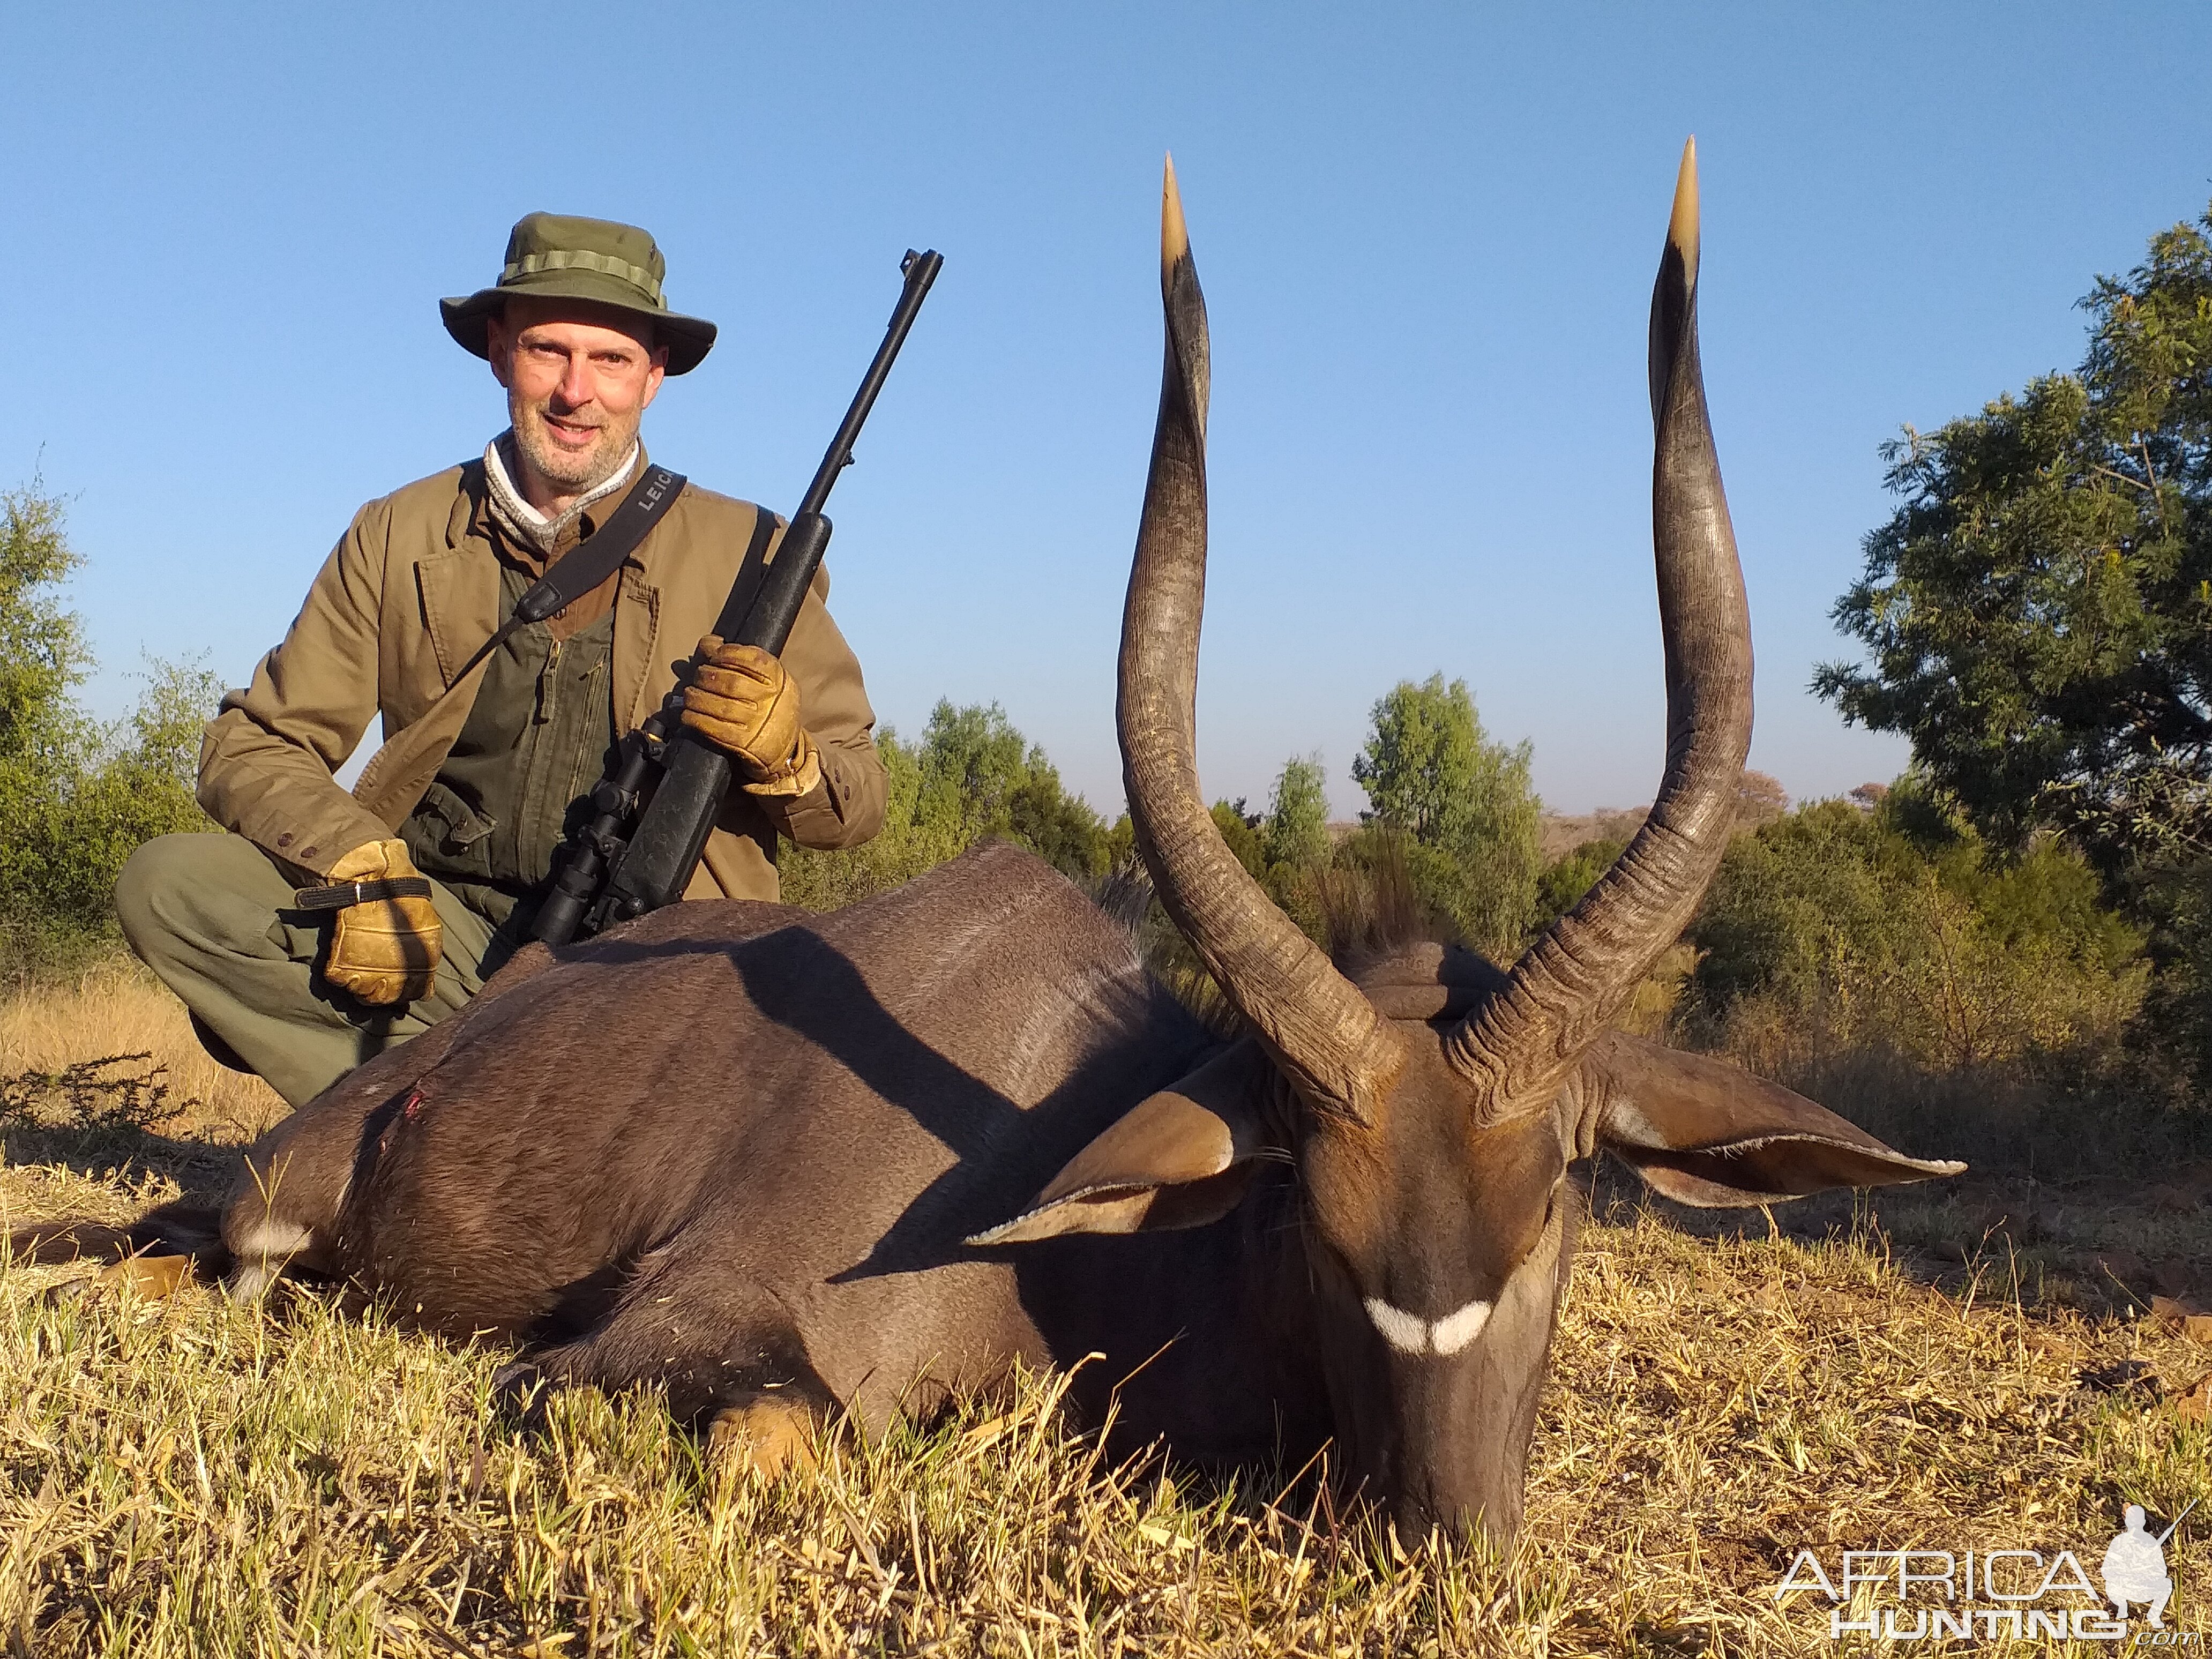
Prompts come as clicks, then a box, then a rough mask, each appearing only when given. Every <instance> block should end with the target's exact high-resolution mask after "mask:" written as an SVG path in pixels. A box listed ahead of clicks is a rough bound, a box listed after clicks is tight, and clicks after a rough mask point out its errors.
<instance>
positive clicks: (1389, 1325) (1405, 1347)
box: [1365, 1296, 1491, 1358]
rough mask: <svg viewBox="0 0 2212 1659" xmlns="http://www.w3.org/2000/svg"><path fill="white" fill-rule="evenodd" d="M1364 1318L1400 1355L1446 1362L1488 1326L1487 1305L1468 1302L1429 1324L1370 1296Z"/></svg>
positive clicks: (1378, 1298)
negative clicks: (1424, 1355) (1439, 1357)
mask: <svg viewBox="0 0 2212 1659" xmlns="http://www.w3.org/2000/svg"><path fill="white" fill-rule="evenodd" d="M1365 1305H1366V1308H1367V1316H1368V1318H1370V1319H1371V1320H1373V1321H1374V1322H1375V1328H1376V1330H1378V1331H1380V1332H1382V1333H1383V1340H1384V1341H1385V1342H1388V1343H1389V1345H1390V1346H1392V1347H1394V1348H1395V1349H1396V1350H1397V1351H1398V1352H1400V1353H1407V1354H1414V1353H1434V1354H1442V1355H1443V1356H1445V1357H1446V1358H1449V1357H1450V1356H1451V1355H1453V1354H1455V1353H1457V1352H1459V1351H1460V1350H1461V1349H1462V1348H1464V1347H1465V1346H1467V1345H1468V1343H1470V1342H1472V1341H1474V1339H1475V1338H1476V1337H1478V1336H1480V1334H1482V1328H1483V1327H1484V1326H1485V1325H1486V1324H1488V1323H1489V1322H1490V1305H1491V1304H1489V1303H1487V1302H1470V1303H1468V1304H1467V1306H1465V1307H1464V1308H1462V1309H1461V1310H1459V1311H1458V1312H1457V1313H1449V1314H1446V1315H1445V1316H1443V1318H1442V1319H1439V1320H1437V1321H1435V1322H1430V1321H1428V1320H1425V1319H1423V1318H1421V1317H1419V1316H1418V1315H1414V1314H1409V1313H1407V1311H1406V1310H1404V1309H1403V1308H1394V1307H1392V1306H1391V1305H1390V1304H1389V1303H1387V1302H1385V1301H1384V1300H1383V1298H1382V1297H1379V1296H1370V1297H1368V1298H1367V1302H1366V1304H1365Z"/></svg>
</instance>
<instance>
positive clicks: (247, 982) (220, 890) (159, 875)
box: [115, 835, 520, 1107]
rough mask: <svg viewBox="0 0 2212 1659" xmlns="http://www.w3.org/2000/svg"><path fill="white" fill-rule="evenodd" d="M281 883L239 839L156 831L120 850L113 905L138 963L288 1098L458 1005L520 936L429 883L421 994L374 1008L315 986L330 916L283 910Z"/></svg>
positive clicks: (323, 1085) (286, 899)
mask: <svg viewBox="0 0 2212 1659" xmlns="http://www.w3.org/2000/svg"><path fill="white" fill-rule="evenodd" d="M291 902H292V884H290V883H289V882H288V881H287V880H285V878H283V876H282V875H281V874H279V873H278V872H277V869H276V866H275V865H274V864H272V863H270V860H269V858H268V855H267V854H264V853H263V852H262V850H261V849H260V848H258V847H256V846H255V845H254V844H253V843H252V842H250V841H247V840H246V838H245V837H244V836H233V835H197V836H161V837H160V838H159V839H157V840H155V841H150V842H147V843H146V844H145V845H144V846H143V847H141V848H139V849H138V850H137V852H135V853H133V854H131V860H130V862H128V863H127V864H125V866H123V873H122V874H121V876H119V877H118V878H117V880H116V883H115V913H116V915H117V917H118V919H119V920H120V921H121V922H122V924H123V934H124V937H125V939H129V940H130V941H131V949H132V950H133V951H137V953H138V957H139V959H140V960H141V961H143V963H145V964H146V965H147V966H148V967H149V968H151V969H153V970H154V972H155V975H158V976H159V977H160V979H161V982H162V983H163V984H164V985H167V987H169V988H170V989H171V990H172V991H174V992H175V993H176V994H178V996H179V997H180V998H182V999H183V1000H184V1004H185V1006H186V1007H187V1008H190V1009H191V1011H192V1012H193V1013H194V1014H195V1015H196V1016H197V1017H198V1019H199V1021H200V1023H201V1024H202V1025H204V1027H205V1028H206V1029H207V1030H210V1031H212V1032H213V1033H214V1034H215V1035H216V1036H218V1037H220V1038H222V1041H223V1042H226V1043H228V1044H229V1045H230V1048H231V1050H232V1052H233V1053H234V1054H236V1055H237V1057H238V1058H239V1059H240V1060H243V1061H244V1062H245V1063H246V1066H249V1067H251V1068H252V1070H253V1071H255V1072H257V1073H259V1074H260V1075H261V1076H263V1077H264V1078H266V1079H268V1080H269V1082H270V1085H272V1086H274V1087H275V1089H276V1092H277V1093H278V1094H280V1095H282V1096H283V1097H284V1098H285V1099H286V1100H288V1101H289V1102H290V1103H292V1104H293V1105H294V1106H295V1107H296V1106H304V1105H305V1104H307V1102H308V1101H310V1100H313V1098H314V1097H316V1096H317V1095H319V1094H320V1093H321V1092H322V1091H324V1090H325V1089H327V1088H328V1087H330V1085H331V1084H333V1083H335V1082H337V1080H338V1079H340V1078H342V1077H343V1076H344V1075H345V1074H346V1073H348V1072H350V1071H351V1070H353V1068H354V1067H355V1066H358V1065H360V1064H361V1063H362V1061H364V1060H372V1059H374V1057H375V1056H376V1055H378V1054H382V1053H383V1052H384V1051H385V1050H386V1048H392V1047H394V1046H395V1045H397V1044H398V1043H402V1042H406V1041H407V1039H408V1038H410V1037H411V1036H419V1035H421V1034H422V1032H424V1031H427V1030H429V1029H430V1027H431V1026H433V1025H435V1024H437V1023H438V1022H439V1021H440V1020H441V1019H443V1018H446V1016H447V1015H448V1014H451V1013H455V1012H459V1010H460V1009H461V1008H462V1007H464V1006H466V1005H467V1003H468V1000H469V999H470V998H471V997H472V996H474V995H475V994H477V992H478V991H480V990H482V989H483V982H484V981H485V980H487V979H489V977H490V976H491V975H492V974H493V973H494V972H495V971H496V970H497V969H498V968H499V967H500V965H501V963H504V962H505V961H506V960H507V957H509V956H511V955H512V954H513V951H514V949H515V947H516V945H518V944H519V943H520V941H519V940H515V939H511V938H509V937H508V936H507V934H503V933H501V931H500V929H499V928H498V927H497V926H496V925H495V923H494V922H493V921H492V920H491V919H490V918H489V917H488V916H484V915H480V914H478V913H477V911H475V910H472V909H471V908H469V907H468V906H467V905H466V904H465V903H463V902H461V900H460V898H459V896H456V895H455V894H454V893H453V891H452V890H449V889H448V888H447V887H446V886H444V885H443V884H441V883H439V882H436V881H433V882H432V883H431V884H430V902H431V903H432V905H433V906H435V908H436V909H437V912H438V920H439V921H441V923H443V924H444V927H445V957H444V959H443V960H442V961H441V963H439V965H438V972H437V975H436V978H435V981H434V982H433V983H432V985H431V987H430V994H429V995H428V996H427V997H424V998H422V999H420V1000H417V1001H415V1002H410V1003H403V1004H398V1005H397V1006H392V1007H387V1008H380V1007H373V1006H370V1005H369V1004H368V1003H365V1002H359V1001H356V1000H355V999H354V998H352V997H350V996H349V995H347V994H345V993H344V992H343V991H340V990H337V989H335V988H334V987H331V986H329V985H326V984H325V983H324V982H323V977H322V975H321V974H320V972H319V971H318V968H317V964H318V963H319V961H320V960H321V958H322V957H323V954H324V952H325V951H326V950H327V949H328V948H329V945H330V933H331V921H330V916H329V915H328V913H327V912H325V913H322V914H320V915H317V914H314V913H310V912H307V911H302V910H295V909H293V908H291Z"/></svg>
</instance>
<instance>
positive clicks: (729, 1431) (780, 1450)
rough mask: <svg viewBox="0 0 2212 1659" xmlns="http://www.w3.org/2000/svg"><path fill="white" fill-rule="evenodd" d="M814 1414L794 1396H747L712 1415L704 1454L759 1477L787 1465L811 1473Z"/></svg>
mask: <svg viewBox="0 0 2212 1659" xmlns="http://www.w3.org/2000/svg"><path fill="white" fill-rule="evenodd" d="M814 1426H815V1425H814V1414H813V1413H811V1412H810V1411H808V1410H807V1409H806V1407H804V1406H802V1405H800V1404H799V1402H798V1401H794V1400H779V1399H775V1398H769V1399H763V1400H749V1401H746V1402H745V1403H744V1405H742V1406H726V1407H723V1408H722V1409H721V1410H720V1411H718V1412H716V1413H714V1421H713V1422H712V1423H711V1424H709V1425H708V1429H707V1450H708V1455H710V1456H712V1457H713V1458H714V1459H715V1460H716V1461H717V1462H725V1463H726V1464H728V1465H729V1466H730V1467H731V1468H735V1469H738V1470H741V1471H743V1472H744V1473H745V1474H752V1475H757V1476H758V1477H759V1478H760V1479H761V1480H775V1478H776V1477H777V1476H778V1475H781V1474H784V1473H785V1472H786V1471H787V1470H790V1469H794V1468H795V1469H803V1470H805V1472H806V1473H807V1474H813V1473H814V1472H815V1470H816V1469H817V1468H818V1467H819V1465H818V1464H817V1462H816V1460H815V1456H814Z"/></svg>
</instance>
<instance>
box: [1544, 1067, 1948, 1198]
mask: <svg viewBox="0 0 2212 1659" xmlns="http://www.w3.org/2000/svg"><path fill="white" fill-rule="evenodd" d="M1580 1083H1581V1086H1582V1090H1583V1096H1582V1100H1583V1110H1582V1118H1581V1128H1580V1131H1579V1133H1578V1134H1577V1142H1578V1147H1577V1150H1578V1152H1580V1153H1581V1154H1582V1155H1583V1156H1588V1155H1589V1152H1592V1151H1593V1150H1594V1149H1595V1146H1603V1147H1604V1148H1605V1149H1606V1150H1607V1151H1608V1152H1612V1153H1613V1154H1614V1155H1615V1156H1617V1157H1618V1158H1620V1159H1621V1160H1622V1161H1623V1162H1625V1163H1626V1164H1628V1165H1629V1166H1630V1167H1631V1168H1632V1169H1633V1170H1635V1171H1636V1173H1637V1174H1638V1175H1639V1176H1642V1177H1643V1178H1644V1184H1645V1185H1647V1186H1649V1187H1650V1188H1652V1189H1653V1190H1654V1191H1656V1192H1657V1193H1659V1194H1662V1195H1663V1196H1665V1197H1668V1198H1671V1199H1673V1200H1675V1201H1676V1202H1677V1203H1680V1204H1694V1205H1698V1206H1701V1207H1703V1208H1708V1209H1725V1208H1730V1207H1740V1206H1746V1205H1752V1204H1766V1203H1771V1202H1773V1201H1774V1200H1778V1199H1785V1198H1802V1197H1803V1196H1804V1195H1805V1194H1808V1193H1817V1192H1822V1191H1825V1190H1826V1189H1827V1188H1831V1187H1889V1186H1895V1185H1897V1184H1899V1183H1900V1182H1907V1181H1929V1180H1933V1179H1935V1178H1936V1177H1937V1176H1954V1175H1958V1174H1960V1173H1961V1172H1963V1171H1964V1170H1965V1169H1966V1165H1965V1164H1954V1163H1949V1162H1947V1161H1939V1160H1934V1159H1926V1158H1907V1157H1905V1154H1904V1153H1902V1152H1897V1151H1894V1150H1893V1149H1892V1148H1890V1147H1888V1146H1883V1145H1882V1143H1881V1141H1879V1140H1876V1139H1875V1138H1874V1137H1873V1136H1872V1135H1870V1134H1869V1133H1867V1132H1866V1131H1865V1130H1863V1129H1862V1128H1860V1127H1857V1125H1856V1124H1852V1123H1847V1122H1845V1121H1844V1120H1843V1119H1842V1118H1839V1117H1838V1116H1837V1115H1835V1114H1834V1113H1833V1112H1831V1111H1829V1110H1828V1109H1826V1108H1825V1107H1821V1106H1816V1105H1814V1103H1812V1102H1811V1101H1809V1100H1808V1099H1806V1098H1805V1097H1804V1096H1802V1095H1801V1094H1798V1093H1796V1092H1795V1091H1792V1090H1789V1089H1785V1088H1784V1087H1783V1086H1782V1085H1780V1084H1778V1083H1769V1082H1768V1081H1767V1080H1766V1079H1764V1078H1759V1077H1753V1075H1752V1074H1751V1073H1748V1072H1747V1071H1745V1070H1743V1069H1742V1068H1741V1067H1740V1066H1731V1065H1729V1063H1728V1062H1727V1061H1726V1060H1713V1059H1710V1058H1708V1057H1707V1056H1705V1055H1704V1054H1683V1053H1681V1052H1680V1050H1678V1049H1674V1048H1667V1047H1666V1046H1664V1045H1663V1044H1661V1043H1656V1042H1647V1041H1646V1040H1645V1039H1644V1038H1642V1037H1632V1036H1626V1034H1624V1033H1621V1032H1617V1031H1616V1032H1611V1033H1608V1034H1607V1036H1604V1037H1601V1038H1600V1039H1599V1040H1598V1042H1596V1043H1595V1045H1594V1046H1593V1047H1592V1048H1591V1049H1590V1052H1589V1056H1588V1057H1587V1058H1586V1059H1585V1060H1583V1070H1582V1074H1581V1078H1580Z"/></svg>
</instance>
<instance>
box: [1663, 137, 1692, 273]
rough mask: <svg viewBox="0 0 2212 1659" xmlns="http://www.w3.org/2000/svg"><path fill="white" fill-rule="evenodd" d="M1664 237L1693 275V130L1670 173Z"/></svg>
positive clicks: (1684, 266) (1685, 267)
mask: <svg viewBox="0 0 2212 1659" xmlns="http://www.w3.org/2000/svg"><path fill="white" fill-rule="evenodd" d="M1667 240H1668V244H1669V245H1670V246H1673V247H1674V251H1675V252H1678V253H1680V255H1681V256H1682V264H1683V268H1684V269H1685V270H1688V271H1689V272H1690V273H1691V274H1692V276H1695V275H1696V273H1697V269H1698V140H1697V135H1696V134H1694V133H1692V135H1691V136H1690V137H1689V139H1688V141H1687V142H1686V143H1684V144H1683V146H1682V167H1681V170H1680V172H1679V173H1676V174H1675V175H1674V213H1673V215H1672V216H1670V217H1669V218H1668V221H1667Z"/></svg>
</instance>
